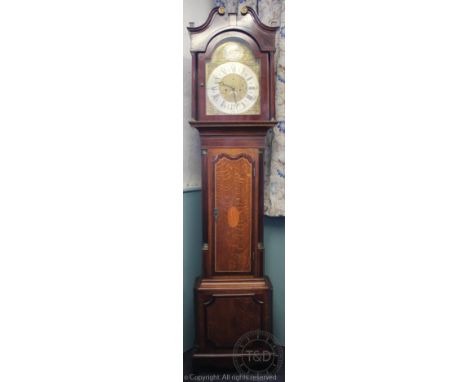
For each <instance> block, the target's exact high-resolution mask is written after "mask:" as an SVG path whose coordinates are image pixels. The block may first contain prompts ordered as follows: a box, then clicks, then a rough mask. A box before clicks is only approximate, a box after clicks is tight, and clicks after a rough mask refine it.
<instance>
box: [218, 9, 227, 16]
mask: <svg viewBox="0 0 468 382" xmlns="http://www.w3.org/2000/svg"><path fill="white" fill-rule="evenodd" d="M218 13H219V14H220V15H224V14H225V13H226V9H224V7H219V8H218Z"/></svg>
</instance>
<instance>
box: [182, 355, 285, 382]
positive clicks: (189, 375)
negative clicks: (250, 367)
mask: <svg viewBox="0 0 468 382" xmlns="http://www.w3.org/2000/svg"><path fill="white" fill-rule="evenodd" d="M195 375H196V376H206V377H207V378H206V379H196V378H195V377H194V376H195ZM238 375H239V374H238V373H235V372H233V371H232V370H231V371H226V372H223V371H213V372H203V373H196V374H195V373H194V372H193V371H192V351H187V352H185V353H184V379H183V380H184V381H197V380H200V381H210V382H226V381H236V380H237V379H235V378H232V377H235V376H238ZM226 376H230V377H231V378H229V377H226ZM208 377H209V378H208ZM262 378H263V379H258V380H259V381H274V382H284V363H283V367H282V368H281V370H279V372H278V373H277V375H273V376H270V377H269V378H268V379H267V378H266V377H262ZM246 380H248V381H255V379H254V378H252V379H246Z"/></svg>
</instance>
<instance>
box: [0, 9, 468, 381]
mask: <svg viewBox="0 0 468 382" xmlns="http://www.w3.org/2000/svg"><path fill="white" fill-rule="evenodd" d="M466 11H467V9H466V5H465V2H463V1H443V2H442V1H439V2H427V1H425V2H423V1H411V0H410V1H408V0H406V1H393V2H387V3H383V2H375V1H374V2H373V1H358V2H346V1H339V2H321V3H320V4H317V3H315V2H293V1H289V2H288V3H287V4H286V17H287V20H286V25H287V26H288V30H287V36H286V44H287V57H286V62H287V73H286V75H287V81H288V86H287V89H286V92H287V110H286V115H287V126H288V130H287V144H286V157H287V166H288V169H287V172H288V180H287V184H288V186H287V202H286V211H287V238H286V246H287V248H286V254H287V255H286V257H287V260H286V261H287V274H286V279H287V281H286V283H287V285H286V286H287V287H286V291H287V297H286V301H287V305H286V308H287V311H286V318H287V319H286V323H287V328H286V345H287V362H286V366H287V378H288V381H290V382H296V381H299V380H303V379H305V380H312V381H350V380H356V381H372V382H375V381H415V380H424V381H466V379H467V377H468V369H467V368H466V359H467V358H468V354H467V352H468V347H467V345H466V344H467V343H468V329H467V325H466V322H468V312H467V304H466V301H467V291H468V285H467V284H468V281H467V280H468V279H467V277H466V274H467V270H468V269H467V268H468V264H467V253H468V240H467V228H468V227H467V225H468V218H467V216H468V203H467V195H468V184H467V175H466V174H467V165H468V158H467V157H468V151H467V149H466V147H467V143H468V142H467V126H468V123H467V122H468V116H467V114H468V113H467V111H466V110H467V104H468V103H467V101H468V99H467V95H468V92H467V89H468V78H467V70H466V68H467V67H468V57H467V49H466V46H467V41H466V39H467V36H468V31H467V29H468V24H467V23H466V14H467V12H466ZM181 18H182V3H181V2H171V3H170V5H168V4H166V3H162V2H154V1H152V2H150V1H136V2H135V1H133V2H126V3H123V2H120V3H119V2H117V3H116V2H115V1H114V2H111V1H99V0H98V1H96V0H94V1H80V2H75V3H70V2H66V3H64V2H60V1H45V2H44V1H43V2H40V3H39V2H34V1H29V2H28V1H22V2H9V3H8V4H6V3H5V4H2V7H1V12H0V52H1V56H2V57H1V60H0V309H1V314H0V359H1V360H2V361H1V367H0V380H2V381H42V380H44V381H60V382H63V381H80V382H81V381H99V382H101V381H104V380H109V381H155V380H158V381H159V380H163V381H172V380H174V381H178V380H180V378H182V375H181V374H182V354H181V353H182V293H181V290H182V264H181V260H182V192H181V191H180V189H181V183H182V155H183V154H182V105H183V99H182V76H181V73H182V58H181V57H182V54H181V46H182V28H181V26H180V20H181ZM162 74H163V75H162ZM168 269H169V270H172V271H168Z"/></svg>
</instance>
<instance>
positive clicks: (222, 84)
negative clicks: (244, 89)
mask: <svg viewBox="0 0 468 382" xmlns="http://www.w3.org/2000/svg"><path fill="white" fill-rule="evenodd" d="M219 84H220V85H221V86H226V87H227V88H230V89H232V90H234V88H233V87H232V86H230V85H226V84H225V83H224V82H222V81H221V82H220V83H219Z"/></svg>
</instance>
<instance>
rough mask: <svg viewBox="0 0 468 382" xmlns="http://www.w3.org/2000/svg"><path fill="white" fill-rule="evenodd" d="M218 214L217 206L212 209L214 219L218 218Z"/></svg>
mask: <svg viewBox="0 0 468 382" xmlns="http://www.w3.org/2000/svg"><path fill="white" fill-rule="evenodd" d="M218 214H219V211H218V209H217V208H215V209H214V210H213V215H214V218H215V221H216V220H218Z"/></svg>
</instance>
